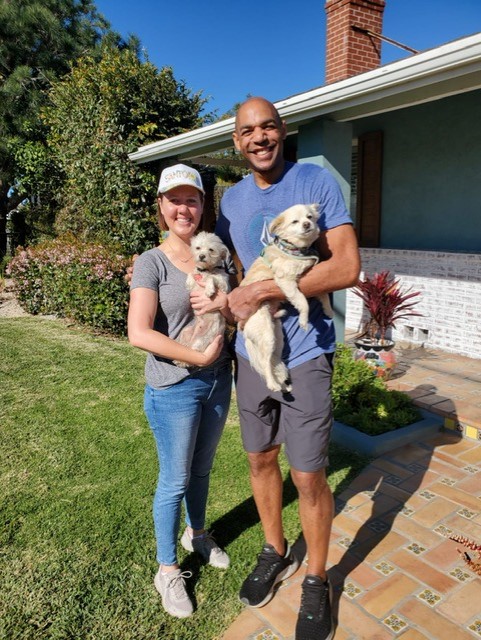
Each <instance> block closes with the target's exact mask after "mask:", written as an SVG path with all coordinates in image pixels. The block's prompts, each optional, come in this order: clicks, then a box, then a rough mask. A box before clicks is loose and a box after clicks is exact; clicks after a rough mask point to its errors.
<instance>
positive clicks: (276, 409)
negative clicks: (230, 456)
mask: <svg viewBox="0 0 481 640" xmlns="http://www.w3.org/2000/svg"><path fill="white" fill-rule="evenodd" d="M332 361H333V354H331V353H328V354H322V355H320V356H319V357H317V358H314V359H313V360H309V361H308V362H304V363H303V364H300V365H299V366H297V367H294V368H293V369H291V370H290V371H289V373H290V376H291V382H292V391H291V393H289V394H283V393H281V392H274V391H270V390H269V389H268V388H267V387H266V384H265V382H264V380H263V379H262V378H261V376H260V375H259V374H258V373H257V372H256V371H254V369H252V367H251V366H250V364H249V362H248V360H246V359H245V358H242V357H241V356H239V355H238V356H237V364H236V393H237V405H238V407H239V418H240V425H241V433H242V442H243V444H244V449H245V450H246V451H247V452H249V453H259V452H261V451H266V450H268V449H270V448H271V447H272V446H273V445H279V444H282V443H283V444H284V445H285V452H286V456H287V459H288V461H289V465H290V466H291V467H292V468H293V469H297V470H298V471H309V472H313V471H319V470H320V469H322V468H324V467H327V465H328V463H329V459H328V448H329V439H330V435H331V428H332V403H331V378H332Z"/></svg>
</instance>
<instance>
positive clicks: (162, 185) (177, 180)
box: [157, 164, 205, 194]
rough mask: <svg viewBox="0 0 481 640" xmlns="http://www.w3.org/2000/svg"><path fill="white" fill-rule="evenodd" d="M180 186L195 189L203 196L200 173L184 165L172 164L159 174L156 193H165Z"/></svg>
mask: <svg viewBox="0 0 481 640" xmlns="http://www.w3.org/2000/svg"><path fill="white" fill-rule="evenodd" d="M181 186H189V187H195V188H196V189H198V190H199V191H200V192H201V193H204V194H205V191H204V187H203V185H202V179H201V177H200V173H199V172H198V171H197V170H196V169H193V168H192V167H188V166H187V165H186V164H174V165H173V166H172V167H167V168H166V169H164V170H163V171H162V173H161V174H160V180H159V187H158V189H157V193H165V192H166V191H170V190H171V189H174V188H175V187H181Z"/></svg>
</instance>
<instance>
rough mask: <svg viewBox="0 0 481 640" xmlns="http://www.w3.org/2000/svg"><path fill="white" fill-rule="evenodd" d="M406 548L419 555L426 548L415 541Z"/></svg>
mask: <svg viewBox="0 0 481 640" xmlns="http://www.w3.org/2000/svg"><path fill="white" fill-rule="evenodd" d="M406 549H407V550H408V551H410V552H411V553H414V555H416V556H418V555H420V554H421V553H422V552H423V551H426V549H425V548H424V547H422V546H421V545H420V544H418V543H417V542H412V543H411V544H410V545H409V546H408V547H406Z"/></svg>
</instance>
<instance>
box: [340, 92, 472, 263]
mask: <svg viewBox="0 0 481 640" xmlns="http://www.w3.org/2000/svg"><path fill="white" fill-rule="evenodd" d="M378 129H381V130H382V131H383V132H384V161H383V166H384V168H383V179H382V184H383V187H382V224H381V247H383V248H396V249H421V250H434V251H455V252H470V253H478V252H481V91H476V92H472V93H467V94H462V95H459V96H453V97H450V98H445V99H443V100H437V101H435V102H430V103H427V104H423V105H419V106H415V107H410V108H407V109H402V110H399V111H392V112H389V113H385V114H381V115H379V116H373V117H371V118H366V119H363V120H359V121H355V122H354V123H353V134H354V136H358V135H359V134H361V133H364V132H368V131H375V130H378Z"/></svg>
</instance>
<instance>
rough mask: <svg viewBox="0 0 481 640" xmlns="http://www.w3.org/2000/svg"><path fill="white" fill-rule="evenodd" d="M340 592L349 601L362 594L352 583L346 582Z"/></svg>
mask: <svg viewBox="0 0 481 640" xmlns="http://www.w3.org/2000/svg"><path fill="white" fill-rule="evenodd" d="M342 591H343V593H345V594H346V596H347V597H348V598H351V600H352V599H353V598H355V597H356V596H358V595H359V594H360V593H362V590H361V589H359V587H356V585H355V584H353V583H352V582H347V583H346V584H345V585H344V588H343V590H342Z"/></svg>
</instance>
